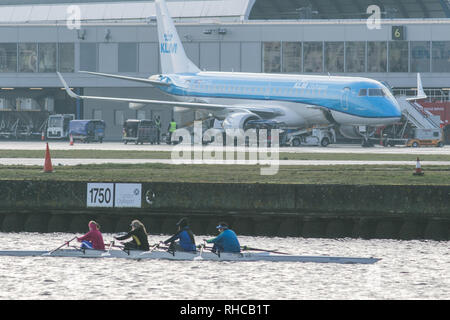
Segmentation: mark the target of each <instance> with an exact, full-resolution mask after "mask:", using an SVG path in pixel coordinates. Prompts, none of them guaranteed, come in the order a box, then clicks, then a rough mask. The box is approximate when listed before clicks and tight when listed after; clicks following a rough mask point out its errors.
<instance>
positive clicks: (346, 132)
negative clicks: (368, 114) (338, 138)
mask: <svg viewBox="0 0 450 320" xmlns="http://www.w3.org/2000/svg"><path fill="white" fill-rule="evenodd" d="M339 132H340V133H341V134H342V135H343V136H344V137H346V138H348V139H361V138H362V137H363V133H362V132H361V131H360V130H359V127H356V126H340V127H339Z"/></svg>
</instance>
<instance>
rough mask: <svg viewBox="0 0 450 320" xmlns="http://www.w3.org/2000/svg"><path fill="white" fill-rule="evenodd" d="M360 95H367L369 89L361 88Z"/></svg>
mask: <svg viewBox="0 0 450 320" xmlns="http://www.w3.org/2000/svg"><path fill="white" fill-rule="evenodd" d="M359 96H360V97H363V96H367V89H360V90H359Z"/></svg>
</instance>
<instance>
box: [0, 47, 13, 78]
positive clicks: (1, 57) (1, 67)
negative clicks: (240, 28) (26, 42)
mask: <svg viewBox="0 0 450 320" xmlns="http://www.w3.org/2000/svg"><path fill="white" fill-rule="evenodd" d="M0 72H17V43H0Z"/></svg>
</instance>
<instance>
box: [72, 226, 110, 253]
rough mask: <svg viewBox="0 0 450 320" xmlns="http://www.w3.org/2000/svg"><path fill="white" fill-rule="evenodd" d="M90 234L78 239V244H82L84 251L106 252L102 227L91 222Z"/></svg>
mask: <svg viewBox="0 0 450 320" xmlns="http://www.w3.org/2000/svg"><path fill="white" fill-rule="evenodd" d="M88 226H89V232H88V233H86V234H85V235H84V236H82V237H77V240H78V242H81V248H82V249H95V250H105V243H104V242H103V236H102V233H101V232H100V225H99V224H98V223H97V222H95V221H93V220H91V221H89V224H88Z"/></svg>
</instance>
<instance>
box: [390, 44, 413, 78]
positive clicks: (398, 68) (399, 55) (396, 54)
mask: <svg viewBox="0 0 450 320" xmlns="http://www.w3.org/2000/svg"><path fill="white" fill-rule="evenodd" d="M408 57H409V44H408V42H407V41H390V42H389V72H408V61H409V59H408Z"/></svg>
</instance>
